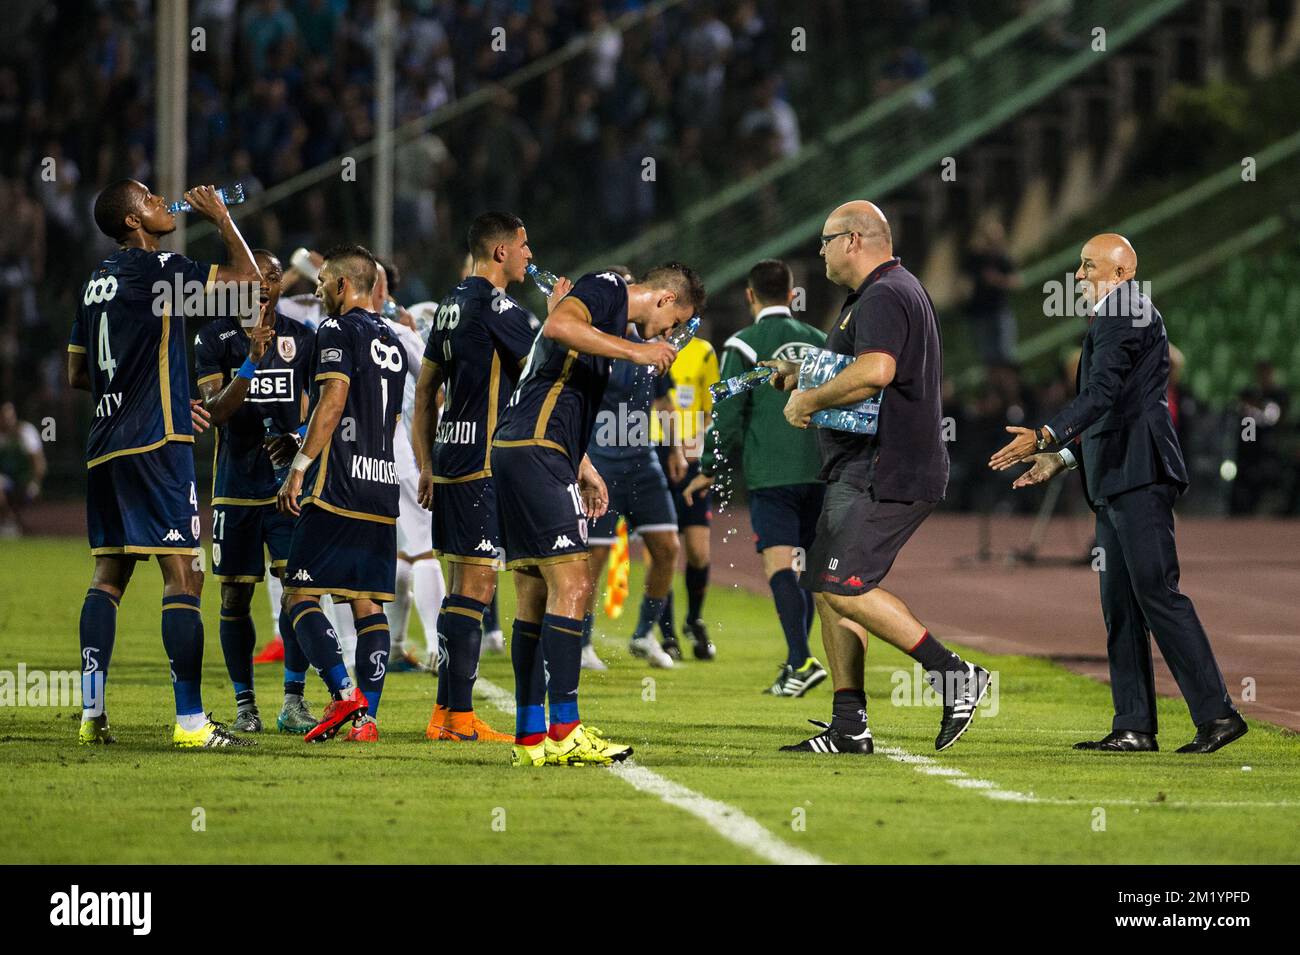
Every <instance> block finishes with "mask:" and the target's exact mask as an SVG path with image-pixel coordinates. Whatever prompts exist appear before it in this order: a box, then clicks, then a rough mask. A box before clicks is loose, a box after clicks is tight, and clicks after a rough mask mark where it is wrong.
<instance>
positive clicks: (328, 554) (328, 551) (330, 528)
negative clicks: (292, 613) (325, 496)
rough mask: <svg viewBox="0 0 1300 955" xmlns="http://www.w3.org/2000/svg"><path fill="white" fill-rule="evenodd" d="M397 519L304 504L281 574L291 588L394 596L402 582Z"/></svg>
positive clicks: (305, 591) (380, 597)
mask: <svg viewBox="0 0 1300 955" xmlns="http://www.w3.org/2000/svg"><path fill="white" fill-rule="evenodd" d="M396 578H397V525H396V523H393V524H387V523H380V522H379V521H367V520H363V519H361V518H356V517H344V516H343V515H342V514H334V513H332V512H330V511H327V510H325V509H324V508H321V507H317V506H316V505H315V504H306V505H303V509H302V513H301V514H299V515H298V520H297V521H296V522H295V523H294V525H293V539H292V541H291V542H290V544H289V559H288V561H287V562H286V563H285V568H284V573H283V575H282V577H281V580H282V581H283V582H284V592H285V593H287V594H312V595H316V596H319V595H321V594H334V595H335V596H338V597H343V598H346V599H349V600H351V599H353V598H356V597H368V598H369V599H371V600H378V601H380V602H385V601H389V600H392V599H393V591H394V589H395V588H396V586H397V579H396Z"/></svg>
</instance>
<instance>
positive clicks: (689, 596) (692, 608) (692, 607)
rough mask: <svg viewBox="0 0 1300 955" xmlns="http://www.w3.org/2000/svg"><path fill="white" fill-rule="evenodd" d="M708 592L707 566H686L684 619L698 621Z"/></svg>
mask: <svg viewBox="0 0 1300 955" xmlns="http://www.w3.org/2000/svg"><path fill="white" fill-rule="evenodd" d="M708 592H709V565H708V564H705V565H704V566H703V567H692V566H691V565H690V564H687V565H686V619H687V620H699V619H700V617H701V616H702V615H703V613H704V597H705V595H706V594H708Z"/></svg>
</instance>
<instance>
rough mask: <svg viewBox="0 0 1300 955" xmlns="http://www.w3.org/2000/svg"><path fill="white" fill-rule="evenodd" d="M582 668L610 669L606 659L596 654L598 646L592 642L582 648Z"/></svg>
mask: <svg viewBox="0 0 1300 955" xmlns="http://www.w3.org/2000/svg"><path fill="white" fill-rule="evenodd" d="M582 668H583V669H584V670H608V669H609V667H608V666H606V665H605V661H604V660H602V659H601V658H600V657H599V656H597V655H596V648H595V647H594V646H592V645H591V644H590V643H589V644H587V645H586V646H585V647H583V648H582Z"/></svg>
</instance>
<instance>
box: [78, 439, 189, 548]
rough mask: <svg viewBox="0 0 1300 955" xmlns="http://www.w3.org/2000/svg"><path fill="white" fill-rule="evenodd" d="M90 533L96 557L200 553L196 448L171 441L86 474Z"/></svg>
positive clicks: (112, 460) (118, 459) (91, 545)
mask: <svg viewBox="0 0 1300 955" xmlns="http://www.w3.org/2000/svg"><path fill="white" fill-rule="evenodd" d="M86 530H87V532H88V536H89V538H90V552H91V553H92V554H94V555H96V556H99V555H101V554H124V555H128V556H129V555H132V554H136V555H139V556H141V557H149V556H151V555H153V554H190V555H193V556H196V557H197V556H198V553H199V498H198V493H197V491H196V490H195V487H194V448H193V446H192V445H190V444H187V443H184V442H180V441H168V442H167V443H166V444H164V445H163V446H162V447H160V448H155V449H154V450H153V451H143V452H141V453H139V454H124V455H122V456H121V457H119V458H112V459H110V460H108V461H105V462H103V463H102V464H97V465H95V466H94V467H93V468H90V469H89V470H88V471H87V472H86Z"/></svg>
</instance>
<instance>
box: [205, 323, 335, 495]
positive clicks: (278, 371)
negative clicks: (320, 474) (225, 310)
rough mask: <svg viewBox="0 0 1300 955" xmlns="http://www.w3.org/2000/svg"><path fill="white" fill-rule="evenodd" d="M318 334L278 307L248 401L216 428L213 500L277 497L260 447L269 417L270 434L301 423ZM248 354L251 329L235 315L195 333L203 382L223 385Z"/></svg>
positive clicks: (275, 484)
mask: <svg viewBox="0 0 1300 955" xmlns="http://www.w3.org/2000/svg"><path fill="white" fill-rule="evenodd" d="M315 337H316V336H315V334H314V333H313V332H312V331H311V329H309V328H307V327H306V326H304V325H301V324H300V323H298V322H295V321H293V320H292V319H291V318H289V317H287V316H286V315H284V314H283V313H282V312H280V311H279V310H277V311H276V313H275V340H274V341H273V342H272V343H271V348H270V354H268V355H266V356H265V357H263V359H262V367H260V368H258V369H257V371H256V372H254V374H253V380H252V381H250V382H249V383H248V394H247V395H246V396H245V397H244V403H243V404H242V405H240V406H239V407H238V408H237V409H235V413H234V414H233V415H231V416H230V420H228V421H227V422H226V423H225V424H223V425H222V426H221V427H220V428H218V429H217V445H216V450H215V451H214V453H213V460H214V464H213V469H212V503H213V504H270V503H273V502H274V501H275V493H276V491H277V490H278V489H279V486H280V485H279V482H278V481H277V480H276V479H275V469H274V468H273V467H272V466H271V458H270V456H268V455H267V453H266V451H265V450H264V449H263V447H262V442H263V439H264V438H265V437H266V434H267V426H266V419H268V418H269V419H270V420H271V428H270V432H271V434H287V433H289V432H290V431H296V430H297V429H298V426H299V425H300V424H302V395H303V393H304V392H305V391H306V390H307V371H308V366H309V364H310V362H311V355H312V341H313V339H314V338H315ZM247 357H248V334H247V333H246V332H245V331H244V328H243V326H242V325H241V324H240V323H239V321H238V320H237V319H234V318H218V319H214V320H213V321H211V322H208V324H206V325H204V326H203V328H202V330H200V332H199V333H198V335H196V336H195V338H194V375H195V378H196V379H197V380H198V383H199V384H200V385H202V384H203V383H204V382H205V381H214V382H216V383H217V384H218V385H219V386H220V387H222V388H224V387H225V386H226V385H228V384H230V382H231V381H232V380H233V379H234V377H235V373H236V372H238V371H239V366H240V365H242V364H243V363H244V359H245V358H247Z"/></svg>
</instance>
